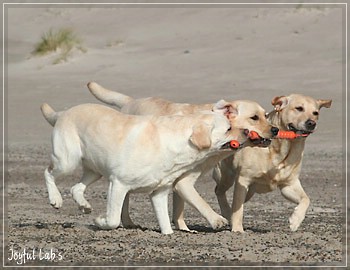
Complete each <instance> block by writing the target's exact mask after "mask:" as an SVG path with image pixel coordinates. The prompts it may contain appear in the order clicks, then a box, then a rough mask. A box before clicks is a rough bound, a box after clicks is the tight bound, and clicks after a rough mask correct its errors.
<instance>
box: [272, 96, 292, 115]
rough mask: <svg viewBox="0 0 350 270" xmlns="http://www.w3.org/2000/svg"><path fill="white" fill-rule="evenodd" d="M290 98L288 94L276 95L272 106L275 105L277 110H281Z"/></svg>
mask: <svg viewBox="0 0 350 270" xmlns="http://www.w3.org/2000/svg"><path fill="white" fill-rule="evenodd" d="M288 102H289V100H288V97H286V96H279V97H274V98H273V99H272V101H271V104H272V106H274V107H275V111H281V110H282V109H283V108H284V107H286V106H287V104H288Z"/></svg>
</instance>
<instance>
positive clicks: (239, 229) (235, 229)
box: [231, 224, 245, 233]
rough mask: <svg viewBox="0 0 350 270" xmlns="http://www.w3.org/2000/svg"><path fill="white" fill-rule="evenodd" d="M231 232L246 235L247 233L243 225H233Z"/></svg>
mask: <svg viewBox="0 0 350 270" xmlns="http://www.w3.org/2000/svg"><path fill="white" fill-rule="evenodd" d="M231 232H235V233H245V231H244V230H243V226H242V224H233V225H232V228H231Z"/></svg>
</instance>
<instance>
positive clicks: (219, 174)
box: [213, 159, 234, 219]
mask: <svg viewBox="0 0 350 270" xmlns="http://www.w3.org/2000/svg"><path fill="white" fill-rule="evenodd" d="M230 160H231V163H230V164H231V165H230V166H231V167H228V166H226V165H225V164H226V163H224V161H222V162H221V163H220V164H219V165H217V166H216V167H215V169H214V171H213V178H214V180H215V181H216V187H215V194H216V197H217V200H218V202H219V206H220V210H221V214H222V215H223V216H224V217H225V218H227V219H230V217H231V214H232V209H231V207H230V205H229V203H228V201H227V197H226V192H227V190H229V189H230V188H231V187H232V185H233V183H234V174H233V172H232V159H230ZM225 162H226V160H225Z"/></svg>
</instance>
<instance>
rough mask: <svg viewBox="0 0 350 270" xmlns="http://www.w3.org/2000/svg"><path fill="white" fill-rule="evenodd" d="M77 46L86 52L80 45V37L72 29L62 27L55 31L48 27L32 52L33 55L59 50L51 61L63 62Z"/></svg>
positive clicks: (54, 62)
mask: <svg viewBox="0 0 350 270" xmlns="http://www.w3.org/2000/svg"><path fill="white" fill-rule="evenodd" d="M74 48H77V49H78V50H80V51H82V52H86V49H84V48H83V47H82V45H81V40H80V38H79V37H78V36H77V35H76V34H75V33H74V32H73V30H72V29H68V28H62V29H59V30H57V31H54V30H52V29H50V30H49V31H48V32H46V33H44V34H43V35H42V37H41V40H40V42H38V43H37V44H36V46H35V48H34V51H33V52H32V54H33V55H46V54H49V53H52V52H58V51H59V52H60V54H59V56H58V58H56V59H55V60H54V61H53V64H58V63H61V62H65V61H67V59H68V56H69V54H70V52H71V51H72V49H74Z"/></svg>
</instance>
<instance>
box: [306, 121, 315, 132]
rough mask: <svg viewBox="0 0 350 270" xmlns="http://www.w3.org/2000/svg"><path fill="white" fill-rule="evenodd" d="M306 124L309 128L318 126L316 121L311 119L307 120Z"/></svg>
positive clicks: (312, 128)
mask: <svg viewBox="0 0 350 270" xmlns="http://www.w3.org/2000/svg"><path fill="white" fill-rule="evenodd" d="M305 125H306V128H307V129H308V130H314V129H315V127H316V122H315V121H314V120H311V119H309V120H307V121H306V122H305Z"/></svg>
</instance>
